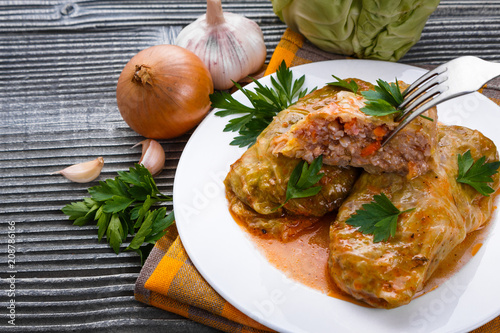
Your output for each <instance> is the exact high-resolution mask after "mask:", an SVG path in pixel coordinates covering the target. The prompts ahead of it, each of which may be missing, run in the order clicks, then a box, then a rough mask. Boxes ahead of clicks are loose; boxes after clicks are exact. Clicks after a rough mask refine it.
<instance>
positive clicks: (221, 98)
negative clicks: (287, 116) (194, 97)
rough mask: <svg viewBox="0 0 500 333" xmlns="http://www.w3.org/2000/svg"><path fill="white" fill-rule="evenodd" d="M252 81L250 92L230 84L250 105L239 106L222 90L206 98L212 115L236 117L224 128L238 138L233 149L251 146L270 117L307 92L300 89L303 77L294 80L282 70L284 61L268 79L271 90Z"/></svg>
mask: <svg viewBox="0 0 500 333" xmlns="http://www.w3.org/2000/svg"><path fill="white" fill-rule="evenodd" d="M252 80H253V82H254V83H255V84H256V86H257V87H256V88H255V90H254V91H251V90H248V89H244V88H242V87H241V85H239V84H238V83H236V82H234V84H235V86H236V87H237V88H238V89H239V90H240V91H241V92H242V93H243V94H244V95H245V97H246V98H247V99H248V100H249V101H250V104H251V105H252V106H246V105H244V104H242V103H241V102H239V101H237V100H236V99H235V98H234V97H233V96H232V95H231V94H229V93H227V92H225V91H220V92H215V93H213V94H211V95H210V101H211V102H212V107H214V108H218V109H220V110H219V111H217V112H216V113H215V115H217V116H220V117H225V116H229V115H240V117H237V118H233V119H231V120H229V122H228V124H227V125H226V127H225V128H224V132H238V133H239V136H236V137H235V138H234V140H233V141H232V142H231V145H234V146H239V147H246V146H251V145H253V144H254V143H255V141H256V140H257V137H258V136H259V134H260V133H261V132H262V131H263V130H264V129H265V128H266V127H267V125H269V124H270V123H271V121H273V118H274V116H276V115H277V114H278V113H279V112H280V111H282V110H284V109H286V108H288V107H289V106H290V105H292V104H293V103H295V101H296V100H298V99H299V98H301V97H304V96H305V95H306V94H308V93H309V92H308V91H307V89H303V88H302V87H303V85H304V82H305V75H303V76H301V77H300V78H298V79H296V80H294V78H293V73H292V71H291V70H290V69H288V68H287V67H286V64H285V62H284V61H283V62H282V63H281V65H280V66H279V68H278V70H277V71H276V78H275V77H274V76H271V84H272V87H271V88H270V87H267V86H264V85H262V84H261V83H260V82H259V81H257V80H254V79H252ZM312 91H314V89H313V90H312Z"/></svg>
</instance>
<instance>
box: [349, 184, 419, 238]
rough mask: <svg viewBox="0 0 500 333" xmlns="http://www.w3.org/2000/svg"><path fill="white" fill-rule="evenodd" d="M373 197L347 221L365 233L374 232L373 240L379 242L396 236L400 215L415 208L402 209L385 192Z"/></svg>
mask: <svg viewBox="0 0 500 333" xmlns="http://www.w3.org/2000/svg"><path fill="white" fill-rule="evenodd" d="M373 199H374V201H372V202H371V203H369V204H364V205H362V207H363V208H362V209H358V210H357V211H356V213H355V214H353V215H352V216H351V217H349V218H348V219H347V221H346V223H347V224H349V225H352V226H354V227H359V229H358V230H359V231H360V232H362V233H363V234H373V241H374V242H375V243H378V242H381V241H386V240H388V239H389V237H394V236H395V235H396V228H397V224H398V217H399V215H401V214H403V213H406V212H409V211H412V210H414V209H415V208H411V209H407V210H405V211H400V210H399V209H398V208H397V207H396V206H394V204H393V203H392V202H391V200H389V198H388V197H387V196H386V195H385V194H384V193H381V194H379V195H374V196H373Z"/></svg>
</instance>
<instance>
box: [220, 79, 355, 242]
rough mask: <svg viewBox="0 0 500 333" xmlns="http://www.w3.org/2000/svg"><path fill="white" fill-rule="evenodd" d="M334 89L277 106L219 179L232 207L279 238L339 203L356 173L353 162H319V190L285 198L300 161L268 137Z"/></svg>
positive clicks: (329, 96)
mask: <svg viewBox="0 0 500 333" xmlns="http://www.w3.org/2000/svg"><path fill="white" fill-rule="evenodd" d="M339 91H340V90H339V89H336V88H334V89H327V90H325V89H320V90H316V91H315V92H313V93H311V94H309V95H307V96H306V97H304V98H302V99H301V100H299V101H298V102H297V103H296V104H295V105H293V106H292V107H290V108H289V109H287V110H284V111H282V112H280V113H279V114H278V115H277V116H276V117H275V119H274V120H273V121H272V123H271V124H270V125H269V126H268V127H267V128H266V129H265V130H264V131H263V132H262V133H261V134H260V135H259V137H258V138H257V141H256V143H255V144H254V145H253V146H251V147H250V148H249V149H248V150H247V151H246V152H245V153H244V154H243V155H242V156H241V158H240V159H238V160H237V161H236V162H235V163H234V164H233V165H231V169H230V171H229V173H228V175H227V176H226V179H225V180H224V184H225V186H226V192H227V197H228V200H229V206H230V210H231V212H232V213H233V214H234V215H236V217H237V218H238V219H240V220H241V221H242V222H243V223H245V224H247V225H248V226H249V227H250V228H253V229H257V230H262V232H264V233H269V234H271V235H273V236H275V237H277V238H281V239H283V240H286V239H288V238H289V237H290V236H292V235H293V234H295V233H297V232H299V231H300V230H303V229H304V228H307V227H308V226H310V225H311V224H313V223H315V222H317V221H318V220H319V219H320V218H321V217H322V216H323V215H325V214H327V213H329V212H332V211H333V210H335V209H337V208H338V207H340V204H341V203H342V201H343V200H344V199H345V198H346V197H347V195H348V192H349V190H350V189H351V187H352V186H353V185H354V182H355V180H356V178H357V176H358V174H359V171H358V170H357V169H355V168H352V167H345V168H344V167H338V166H328V165H323V167H322V168H321V170H320V172H322V173H324V176H323V178H322V179H321V180H320V181H319V183H318V185H321V186H322V189H321V191H320V192H319V193H318V194H317V195H315V196H312V197H306V198H301V199H292V200H289V201H288V202H287V203H286V204H285V205H284V207H283V208H279V209H276V208H277V207H279V206H280V205H281V204H282V203H283V202H284V201H285V197H286V188H287V183H288V179H289V178H290V174H291V173H292V171H293V169H294V168H295V167H296V166H297V164H298V163H299V162H300V161H301V160H300V159H296V158H289V157H286V156H275V155H273V154H272V152H271V151H270V149H269V147H270V142H271V140H272V139H273V138H274V137H275V136H276V135H279V134H281V133H284V132H286V131H287V130H288V129H289V128H290V127H291V126H292V125H293V124H295V123H296V122H298V121H299V120H300V119H302V118H304V117H305V116H306V115H307V114H308V113H309V112H311V111H313V110H314V109H316V108H320V107H321V106H322V105H324V104H325V103H328V101H329V100H332V99H333V98H334V96H335V94H337V93H338V92H339Z"/></svg>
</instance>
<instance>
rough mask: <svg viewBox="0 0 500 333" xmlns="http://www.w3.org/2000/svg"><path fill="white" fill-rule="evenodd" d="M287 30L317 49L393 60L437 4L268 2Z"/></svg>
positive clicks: (428, 0)
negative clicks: (302, 37) (302, 36)
mask: <svg viewBox="0 0 500 333" xmlns="http://www.w3.org/2000/svg"><path fill="white" fill-rule="evenodd" d="M271 2H272V4H273V10H274V12H275V13H276V15H278V16H279V17H280V19H281V20H282V21H284V22H285V23H286V24H287V26H288V27H289V28H291V29H292V30H294V31H296V32H300V33H301V34H302V35H304V36H305V37H306V38H307V39H308V40H309V41H310V42H311V43H313V44H314V45H316V46H317V47H319V48H320V49H322V50H325V51H327V52H332V53H340V54H345V55H349V56H354V57H357V58H370V59H379V60H390V61H397V60H399V59H400V58H401V57H402V56H403V55H404V54H405V53H406V52H408V50H409V49H410V48H411V47H412V46H413V45H414V44H415V43H416V42H417V41H418V40H419V39H420V34H421V32H422V29H423V28H424V25H425V23H426V21H427V19H428V18H429V16H430V15H431V14H432V12H433V11H434V10H435V9H436V7H437V6H438V4H439V0H271Z"/></svg>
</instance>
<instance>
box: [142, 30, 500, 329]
mask: <svg viewBox="0 0 500 333" xmlns="http://www.w3.org/2000/svg"><path fill="white" fill-rule="evenodd" d="M331 59H346V57H345V56H340V55H335V54H330V53H326V52H323V51H321V50H319V49H317V48H316V47H314V46H313V45H312V44H310V43H309V42H308V41H306V40H305V39H304V37H303V36H301V35H299V34H297V33H294V32H292V31H291V30H286V32H285V34H284V35H283V37H282V39H281V41H280V43H279V44H278V46H277V48H276V50H275V52H274V54H273V56H272V58H271V61H270V63H269V65H268V68H267V70H266V74H271V73H274V71H276V69H277V67H278V66H279V65H280V64H281V62H282V60H285V61H286V63H287V65H288V66H289V67H291V66H297V65H301V64H305V63H310V62H315V61H322V60H331ZM421 67H426V68H429V67H430V66H425V65H421ZM499 87H500V80H496V81H493V82H490V83H489V85H488V86H487V87H485V88H483V89H482V93H483V94H484V95H486V96H487V97H489V98H490V99H492V100H493V101H495V102H496V103H497V104H500V88H499ZM135 298H136V299H137V300H138V301H141V302H143V303H146V304H149V305H153V306H155V307H158V308H161V309H164V310H166V311H170V312H174V313H177V314H179V315H182V316H184V317H186V318H189V319H192V320H195V321H197V322H200V323H202V324H205V325H208V326H212V327H215V328H217V329H219V330H222V331H225V332H269V331H270V330H269V329H268V328H266V327H264V326H262V325H261V324H259V323H257V322H255V321H254V320H252V319H251V318H249V317H247V316H246V315H245V314H243V313H241V312H240V311H238V310H237V309H236V308H235V307H233V306H232V305H231V304H229V303H228V302H227V301H225V300H224V299H223V298H222V297H221V296H220V295H219V294H217V292H215V290H213V289H212V288H211V287H210V285H209V284H208V283H207V282H206V281H205V280H204V279H203V277H202V276H201V275H200V274H199V273H198V271H197V270H196V268H195V267H194V265H193V264H192V262H191V261H190V260H189V257H188V256H187V254H186V251H185V250H184V247H183V246H182V243H181V241H180V239H179V237H178V236H177V233H176V231H175V228H173V229H172V230H170V231H169V233H168V234H167V235H166V236H164V237H163V238H162V239H160V240H159V241H158V242H157V243H156V245H155V247H154V249H153V250H152V252H151V254H150V255H149V257H148V259H147V261H146V263H145V265H144V267H143V269H142V270H141V273H140V275H139V278H138V279H137V282H136V286H135ZM484 332H488V333H490V332H491V333H493V332H500V317H498V318H496V319H494V320H493V321H491V322H489V323H487V324H485V325H484V326H482V327H480V328H478V329H477V330H475V331H474V333H484Z"/></svg>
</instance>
